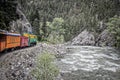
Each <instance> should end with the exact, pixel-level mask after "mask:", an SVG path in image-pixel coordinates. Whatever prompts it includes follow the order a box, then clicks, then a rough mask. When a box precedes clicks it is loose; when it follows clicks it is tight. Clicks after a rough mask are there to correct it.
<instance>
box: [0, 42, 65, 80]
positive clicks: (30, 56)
mask: <svg viewBox="0 0 120 80" xmlns="http://www.w3.org/2000/svg"><path fill="white" fill-rule="evenodd" d="M43 51H48V52H50V53H54V54H57V55H58V56H60V55H61V54H64V53H65V50H64V47H62V45H48V44H45V43H42V44H41V43H39V44H37V45H36V46H34V47H28V48H25V49H21V50H16V51H13V52H9V53H7V54H4V55H2V56H0V80H35V79H34V77H33V76H32V75H31V74H30V72H31V70H32V69H33V68H34V67H35V60H36V56H38V55H40V54H41V53H42V52H43Z"/></svg>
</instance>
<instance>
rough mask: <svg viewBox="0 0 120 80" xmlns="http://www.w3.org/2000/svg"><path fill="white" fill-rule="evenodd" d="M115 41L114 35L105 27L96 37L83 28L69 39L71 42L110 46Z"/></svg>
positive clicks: (73, 43) (74, 43)
mask: <svg viewBox="0 0 120 80" xmlns="http://www.w3.org/2000/svg"><path fill="white" fill-rule="evenodd" d="M115 42H116V41H115V38H114V36H113V35H112V34H111V33H110V32H109V31H108V30H106V29H105V30H103V31H102V32H101V33H100V34H98V35H97V36H96V37H95V35H94V34H93V33H92V32H90V31H88V30H84V31H82V32H81V33H80V34H79V35H78V36H77V37H75V38H74V39H73V40H72V41H71V44H72V45H91V46H111V47H112V46H114V44H115Z"/></svg>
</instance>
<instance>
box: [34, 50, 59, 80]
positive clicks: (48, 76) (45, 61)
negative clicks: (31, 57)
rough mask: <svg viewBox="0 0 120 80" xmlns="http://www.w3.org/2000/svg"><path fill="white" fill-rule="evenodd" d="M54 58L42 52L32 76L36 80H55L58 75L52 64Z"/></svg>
mask: <svg viewBox="0 0 120 80" xmlns="http://www.w3.org/2000/svg"><path fill="white" fill-rule="evenodd" d="M54 59H55V56H53V55H51V54H49V53H48V52H44V53H43V54H41V55H40V56H38V57H37V62H36V63H37V64H36V65H37V66H36V68H35V69H34V70H33V71H32V74H33V76H34V77H35V78H36V79H37V80H55V78H56V77H57V76H58V74H59V70H58V68H57V67H56V66H55V64H54V63H53V61H54Z"/></svg>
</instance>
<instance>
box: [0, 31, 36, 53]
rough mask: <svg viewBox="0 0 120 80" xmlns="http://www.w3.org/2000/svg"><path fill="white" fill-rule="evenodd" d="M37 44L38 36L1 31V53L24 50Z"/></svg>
mask: <svg viewBox="0 0 120 80" xmlns="http://www.w3.org/2000/svg"><path fill="white" fill-rule="evenodd" d="M36 44H37V36H36V35H33V34H30V33H23V34H22V35H21V34H19V33H11V32H7V31H2V30H0V52H3V51H7V50H8V49H14V48H24V47H29V46H34V45H36Z"/></svg>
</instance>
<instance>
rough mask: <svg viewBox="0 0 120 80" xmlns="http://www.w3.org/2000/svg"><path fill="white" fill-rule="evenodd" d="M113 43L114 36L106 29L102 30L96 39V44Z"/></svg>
mask: <svg viewBox="0 0 120 80" xmlns="http://www.w3.org/2000/svg"><path fill="white" fill-rule="evenodd" d="M114 44H115V38H114V36H113V35H112V34H111V33H110V32H109V31H108V30H104V31H103V32H102V33H101V34H100V35H99V36H98V38H97V39H96V46H114Z"/></svg>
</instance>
